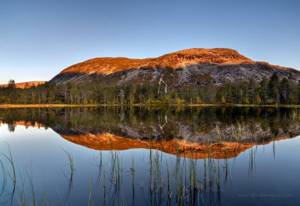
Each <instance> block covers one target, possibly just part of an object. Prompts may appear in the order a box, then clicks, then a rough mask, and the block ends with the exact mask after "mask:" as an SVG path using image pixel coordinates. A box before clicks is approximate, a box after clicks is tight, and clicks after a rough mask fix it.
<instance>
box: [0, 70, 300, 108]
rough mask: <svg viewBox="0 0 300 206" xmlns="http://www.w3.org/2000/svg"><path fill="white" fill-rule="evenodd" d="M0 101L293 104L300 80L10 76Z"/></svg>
mask: <svg viewBox="0 0 300 206" xmlns="http://www.w3.org/2000/svg"><path fill="white" fill-rule="evenodd" d="M0 104H101V105H191V104H244V105H279V104H280V105H296V104H300V83H296V82H294V81H289V80H288V79H286V78H283V79H280V78H279V77H278V75H277V74H276V73H275V74H273V75H272V76H271V77H270V78H269V79H267V78H265V79H263V80H262V81H259V82H258V81H255V80H254V79H250V80H248V81H242V82H234V83H232V82H231V83H230V82H228V83H224V84H222V85H214V84H208V85H204V86H203V85H199V86H194V85H193V86H191V85H185V86H182V87H178V88H176V87H174V88H168V89H166V88H161V87H160V86H159V85H156V84H150V83H144V84H140V85H137V84H127V85H122V86H116V85H114V86H108V85H103V84H97V83H95V82H94V83H86V84H64V85H53V84H50V83H46V84H44V85H41V86H37V87H32V88H28V89H20V88H16V85H15V82H14V81H13V80H10V81H9V83H8V84H7V86H6V87H1V88H0Z"/></svg>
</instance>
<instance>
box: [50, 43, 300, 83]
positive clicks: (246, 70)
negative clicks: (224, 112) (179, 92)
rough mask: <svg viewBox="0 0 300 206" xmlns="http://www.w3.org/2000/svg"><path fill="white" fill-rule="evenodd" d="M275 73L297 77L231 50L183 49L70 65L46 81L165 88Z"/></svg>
mask: <svg viewBox="0 0 300 206" xmlns="http://www.w3.org/2000/svg"><path fill="white" fill-rule="evenodd" d="M274 73H277V74H278V76H279V78H283V77H286V78H287V79H289V80H292V81H299V80H300V72H299V71H297V70H295V69H291V68H286V67H282V66H276V65H272V64H269V63H266V62H256V61H253V60H251V59H249V58H247V57H245V56H243V55H241V54H240V53H238V52H237V51H235V50H232V49H225V48H215V49H201V48H193V49H185V50H181V51H177V52H173V53H169V54H166V55H163V56H160V57H157V58H145V59H130V58H124V57H116V58H112V57H103V58H94V59H90V60H87V61H84V62H81V63H78V64H75V65H72V66H70V67H68V68H66V69H64V70H63V71H62V72H60V73H59V74H58V75H57V76H55V77H54V78H53V79H52V80H51V81H50V83H52V84H65V83H82V82H92V81H94V80H97V81H98V83H103V84H105V85H107V84H109V85H114V84H115V85H123V84H128V83H129V84H131V83H132V84H143V83H151V84H157V83H159V82H161V81H164V82H165V83H166V84H167V85H168V86H169V87H177V86H182V85H207V84H211V83H213V84H215V85H221V84H223V83H226V82H236V81H244V80H249V79H254V80H255V81H261V80H262V79H263V78H270V76H271V75H272V74H274Z"/></svg>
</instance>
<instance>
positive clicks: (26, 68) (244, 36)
mask: <svg viewBox="0 0 300 206" xmlns="http://www.w3.org/2000/svg"><path fill="white" fill-rule="evenodd" d="M190 47H205V48H213V47H229V48H233V49H236V50H238V51H240V52H241V53H242V54H244V55H246V56H248V57H250V58H252V59H254V60H264V61H268V62H271V63H274V64H280V65H284V66H289V67H294V68H298V69H300V52H299V49H300V1H299V0H269V1H268V0H251V1H248V0H236V1H231V0H223V1H221V0H216V1H212V0H209V1H208V0H207V1H202V0H194V1H193V0H170V1H169V0H145V1H143V0H136V1H131V0H119V1H114V0H107V1H101V0H81V1H79V0H19V1H17V0H0V71H1V72H0V82H7V81H8V79H10V78H12V79H15V80H16V81H17V82H20V81H28V80H49V79H50V78H52V77H53V76H54V75H55V74H57V73H58V72H59V71H61V70H62V69H63V68H65V67H67V66H69V65H71V64H74V63H77V62H80V61H83V60H86V59H89V58H93V57H100V56H127V57H152V56H159V55H161V54H164V53H166V52H170V51H175V50H179V49H183V48H190Z"/></svg>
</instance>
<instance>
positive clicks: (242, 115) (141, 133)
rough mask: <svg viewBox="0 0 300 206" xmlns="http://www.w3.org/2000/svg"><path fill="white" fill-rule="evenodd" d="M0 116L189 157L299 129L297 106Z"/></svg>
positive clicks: (220, 153)
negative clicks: (289, 107) (287, 107)
mask: <svg viewBox="0 0 300 206" xmlns="http://www.w3.org/2000/svg"><path fill="white" fill-rule="evenodd" d="M0 115H1V121H2V122H4V123H7V124H8V129H9V131H11V132H13V131H14V128H15V126H16V125H25V126H33V127H46V128H48V127H50V128H52V129H53V130H54V131H56V132H57V133H58V134H60V135H61V136H62V137H63V138H64V139H66V140H68V141H71V142H73V143H76V144H80V145H82V146H86V147H88V148H91V149H96V150H126V149H133V148H144V149H158V150H161V151H164V152H166V153H170V154H175V155H178V156H184V157H189V158H208V157H212V158H230V157H235V156H237V155H238V154H240V153H241V152H243V151H245V150H246V149H249V148H251V147H253V146H254V145H260V144H267V143H270V142H271V141H275V140H281V139H288V138H292V137H295V136H297V135H299V134H300V124H299V122H300V118H299V110H297V109H282V108H281V109H275V108H230V107H228V108H188V109H187V108H185V109H178V108H177V109H176V108H171V109H167V110H166V109H165V110H164V109H145V108H128V109H126V110H124V109H122V108H76V109H74V108H73V109H72V108H69V109H19V110H16V109H14V110H2V111H1V113H0Z"/></svg>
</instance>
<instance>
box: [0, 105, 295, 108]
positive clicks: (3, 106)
mask: <svg viewBox="0 0 300 206" xmlns="http://www.w3.org/2000/svg"><path fill="white" fill-rule="evenodd" d="M121 106H124V107H272V108H276V107H277V108H300V105H292V104H291V105H286V104H272V105H260V104H133V105H119V104H0V108H2V109H5V108H63V107H121Z"/></svg>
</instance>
